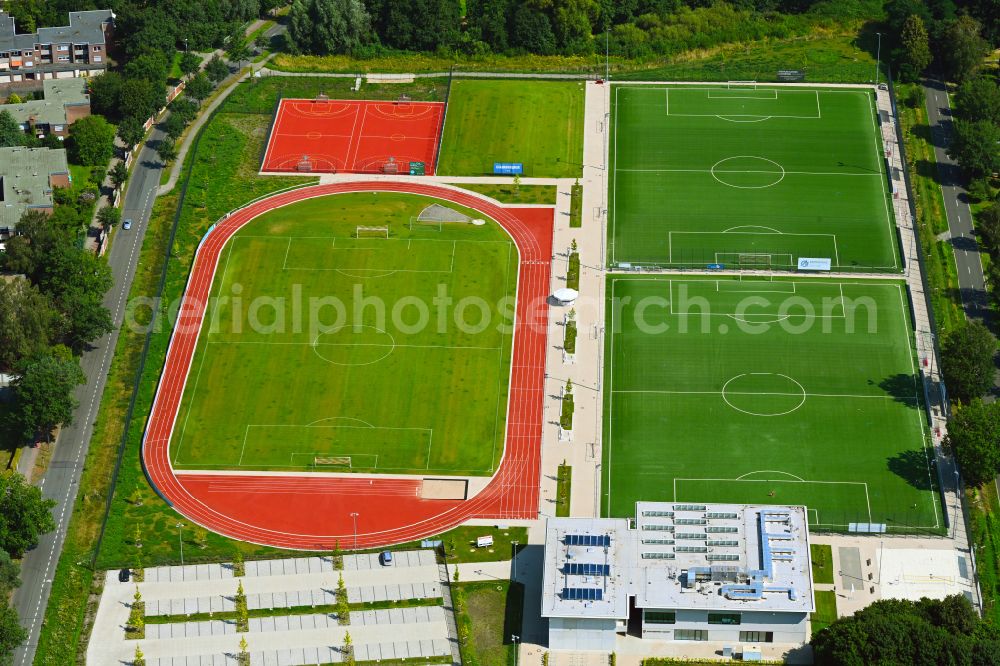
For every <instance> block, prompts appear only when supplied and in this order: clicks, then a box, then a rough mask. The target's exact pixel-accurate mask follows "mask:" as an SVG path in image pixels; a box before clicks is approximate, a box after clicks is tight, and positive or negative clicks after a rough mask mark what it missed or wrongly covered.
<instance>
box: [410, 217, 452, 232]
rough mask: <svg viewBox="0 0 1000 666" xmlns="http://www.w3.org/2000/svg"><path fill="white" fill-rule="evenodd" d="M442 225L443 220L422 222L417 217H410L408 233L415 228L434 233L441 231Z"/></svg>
mask: <svg viewBox="0 0 1000 666" xmlns="http://www.w3.org/2000/svg"><path fill="white" fill-rule="evenodd" d="M443 225H444V220H422V219H420V218H419V217H414V216H412V215H411V216H410V224H409V228H410V231H413V229H414V228H415V227H423V228H426V229H432V230H434V231H441V229H442V227H443Z"/></svg>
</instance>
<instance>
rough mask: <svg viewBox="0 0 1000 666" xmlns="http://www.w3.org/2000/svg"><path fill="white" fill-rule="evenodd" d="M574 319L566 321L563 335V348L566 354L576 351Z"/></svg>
mask: <svg viewBox="0 0 1000 666" xmlns="http://www.w3.org/2000/svg"><path fill="white" fill-rule="evenodd" d="M576 334H577V329H576V319H569V320H567V321H566V331H565V335H564V337H563V349H565V350H566V353H567V354H575V353H576Z"/></svg>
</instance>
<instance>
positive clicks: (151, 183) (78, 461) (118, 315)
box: [13, 129, 163, 666]
mask: <svg viewBox="0 0 1000 666" xmlns="http://www.w3.org/2000/svg"><path fill="white" fill-rule="evenodd" d="M162 136H163V133H162V132H161V131H160V130H158V129H155V130H153V132H152V134H151V135H150V138H149V140H148V142H147V144H146V146H145V147H143V149H142V151H141V152H140V153H139V157H138V161H137V163H136V165H135V167H134V169H133V171H132V177H131V180H130V181H129V185H128V191H127V192H126V195H125V204H124V209H123V210H122V218H123V219H124V218H132V220H133V224H132V228H131V229H130V230H128V231H125V230H124V229H122V228H119V229H118V230H117V231H116V236H115V239H114V242H113V243H112V245H111V249H110V250H109V252H108V255H107V257H108V263H109V265H110V266H111V270H112V272H113V274H114V285H113V286H112V287H111V290H110V291H109V292H108V293H107V295H106V296H105V298H104V305H105V307H107V308H108V309H109V310H111V315H112V319H113V321H114V324H115V330H113V331H112V332H111V333H109V334H108V335H105V336H104V337H103V338H101V339H100V340H98V341H97V342H96V343H95V344H94V346H93V348H91V349H90V350H88V351H86V352H84V354H83V357H82V358H81V360H80V365H81V366H82V367H83V371H84V373H85V374H86V376H87V383H86V384H85V385H84V386H82V387H80V388H79V390H78V391H77V393H76V397H77V399H78V400H79V401H80V406H79V407H78V408H77V409H76V411H75V412H74V413H73V424H72V425H70V426H67V427H65V428H63V429H62V431H61V432H60V434H59V441H58V445H57V446H56V447H55V453H54V455H53V457H52V462H51V464H50V465H49V469H48V472H46V474H45V476H44V477H43V479H42V481H41V484H40V485H41V488H42V493H43V494H44V495H45V497H48V498H50V499H54V500H55V501H56V506H55V508H54V509H53V510H52V513H53V515H54V516H55V519H56V529H55V531H54V532H51V533H49V534H46V535H45V536H43V537H42V538H41V540H40V542H39V544H38V546H37V547H36V548H35V549H34V550H31V551H29V552H28V553H26V554H25V557H24V560H23V562H22V564H21V587H19V588H18V589H17V591H16V592H15V593H14V599H13V603H14V607H15V608H16V609H17V613H18V615H19V616H20V618H21V623H22V624H23V625H24V626H25V627H26V628H27V629H28V640H27V641H26V643H25V644H24V645H22V646H21V647H20V648H18V649H17V650H16V651H15V653H14V664H15V666H27V665H28V664H31V663H32V662H33V661H34V658H35V648H36V647H37V645H38V633H39V631H40V629H41V625H42V620H43V619H44V617H45V606H46V604H47V603H48V600H49V592H50V589H51V583H52V578H53V577H54V575H55V569H56V564H57V563H58V561H59V554H60V553H61V552H62V546H63V540H64V539H65V537H66V527H67V525H68V523H69V519H70V516H71V515H72V513H73V503H74V502H75V501H76V495H77V490H78V488H79V481H80V474H81V473H82V471H83V463H84V459H85V458H86V456H87V447H88V445H89V444H90V437H91V435H92V434H93V430H94V422H95V421H96V420H97V411H98V409H99V408H100V404H101V395H102V394H103V392H104V384H105V382H106V380H107V376H108V370H109V369H110V367H111V359H112V357H113V356H114V349H115V345H116V344H117V341H118V327H119V326H121V324H122V320H123V318H124V315H125V305H126V300H127V298H128V294H129V290H130V289H131V287H132V279H133V277H134V276H135V268H136V264H137V262H138V260H139V250H140V248H141V247H142V239H143V236H144V235H145V232H146V225H147V224H148V223H149V215H150V212H151V211H152V209H153V202H154V201H156V189H157V187H158V186H159V184H160V171H161V169H162V168H163V164H162V162H161V161H160V158H159V156H158V155H157V154H156V151H155V150H153V148H151V147H150V146H155V145H156V142H157V141H159V140H160V138H162ZM100 501H101V502H103V501H104V497H101V498H100Z"/></svg>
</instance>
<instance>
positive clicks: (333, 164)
mask: <svg viewBox="0 0 1000 666" xmlns="http://www.w3.org/2000/svg"><path fill="white" fill-rule="evenodd" d="M443 120H444V104H442V103H440V102H389V101H385V102H383V101H358V100H328V99H283V100H281V101H280V102H279V103H278V109H277V111H276V112H275V117H274V125H273V127H272V128H271V136H270V140H269V141H268V145H267V151H266V152H265V154H264V161H263V165H262V166H261V171H265V172H292V173H294V172H302V171H308V172H317V173H320V172H326V173H333V172H344V171H346V172H352V173H383V172H386V171H387V170H388V169H390V168H392V169H393V170H394V171H393V172H396V171H395V170H398V173H409V172H410V169H411V167H412V165H414V164H421V165H423V170H424V173H426V174H427V175H432V174H433V173H434V168H435V163H436V161H437V148H438V138H439V137H440V135H441V125H442V122H443ZM391 165H396V166H391Z"/></svg>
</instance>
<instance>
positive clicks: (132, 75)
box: [125, 51, 170, 88]
mask: <svg viewBox="0 0 1000 666" xmlns="http://www.w3.org/2000/svg"><path fill="white" fill-rule="evenodd" d="M169 69H170V63H169V62H168V61H167V58H166V57H165V56H164V54H163V53H159V52H156V51H146V52H144V53H142V54H141V55H139V56H137V57H135V58H132V60H130V61H129V62H128V64H127V65H125V78H126V79H146V80H147V81H149V82H150V83H152V84H153V85H155V86H159V87H160V88H162V87H163V86H164V85H166V82H167V72H168V71H169Z"/></svg>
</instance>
